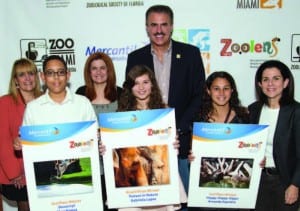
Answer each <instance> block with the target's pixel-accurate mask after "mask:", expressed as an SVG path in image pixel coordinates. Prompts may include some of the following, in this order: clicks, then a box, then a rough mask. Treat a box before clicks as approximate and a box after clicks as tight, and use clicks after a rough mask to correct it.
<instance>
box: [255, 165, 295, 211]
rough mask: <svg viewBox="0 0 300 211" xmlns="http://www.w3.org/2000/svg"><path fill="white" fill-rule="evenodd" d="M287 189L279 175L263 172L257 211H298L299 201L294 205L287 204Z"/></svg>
mask: <svg viewBox="0 0 300 211" xmlns="http://www.w3.org/2000/svg"><path fill="white" fill-rule="evenodd" d="M285 189H286V188H285V187H284V186H283V184H282V183H281V182H280V179H279V175H270V174H267V173H266V172H264V171H263V172H262V175H261V180H260V185H259V191H258V195H257V200H256V207H255V211H297V209H298V208H299V198H298V201H297V202H296V203H294V204H292V205H287V204H285Z"/></svg>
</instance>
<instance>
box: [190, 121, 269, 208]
mask: <svg viewBox="0 0 300 211" xmlns="http://www.w3.org/2000/svg"><path fill="white" fill-rule="evenodd" d="M267 133H268V126H266V125H253V124H219V123H197V122H196V123H194V128H193V142H192V149H193V154H194V155H195V160H194V161H193V162H192V163H191V169H190V185H189V187H190V188H189V198H188V205H189V206H191V207H220V208H254V207H255V203H256V196H257V191H258V186H259V181H260V175H261V167H260V165H259V163H260V162H261V161H262V160H263V158H264V152H265V146H266V140H267Z"/></svg>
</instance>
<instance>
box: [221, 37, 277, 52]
mask: <svg viewBox="0 0 300 211" xmlns="http://www.w3.org/2000/svg"><path fill="white" fill-rule="evenodd" d="M278 42H280V38H279V37H274V38H273V39H272V40H270V41H263V42H257V41H255V40H249V41H248V42H244V43H237V42H234V41H233V40H232V39H230V38H223V39H221V43H222V44H223V47H222V49H221V52H220V56H232V55H233V54H240V55H241V54H246V53H254V54H262V53H265V54H269V56H270V57H275V56H276V55H277V53H278V47H277V43H278Z"/></svg>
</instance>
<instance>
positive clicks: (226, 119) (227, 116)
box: [224, 107, 231, 123]
mask: <svg viewBox="0 0 300 211" xmlns="http://www.w3.org/2000/svg"><path fill="white" fill-rule="evenodd" d="M230 114H231V107H230V108H229V111H228V113H227V115H226V118H225V120H224V123H227V122H228V119H229V116H230Z"/></svg>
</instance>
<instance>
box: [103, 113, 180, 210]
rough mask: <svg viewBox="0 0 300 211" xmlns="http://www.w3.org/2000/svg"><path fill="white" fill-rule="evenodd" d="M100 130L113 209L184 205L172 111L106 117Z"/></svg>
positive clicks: (107, 183)
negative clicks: (180, 194) (180, 189)
mask: <svg viewBox="0 0 300 211" xmlns="http://www.w3.org/2000/svg"><path fill="white" fill-rule="evenodd" d="M99 124H100V132H101V141H102V142H103V144H104V145H105V147H106V152H105V154H104V156H103V161H104V175H105V183H106V190H107V203H108V207H109V208H124V207H125V208H129V207H147V206H156V205H168V204H179V203H180V202H179V174H178V163H177V149H175V148H174V145H173V144H174V142H175V136H176V127H175V113H174V109H171V108H166V109H153V110H143V111H128V112H114V113H103V114H99ZM170 193H172V194H170ZM116 196H117V197H118V199H117V200H116Z"/></svg>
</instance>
